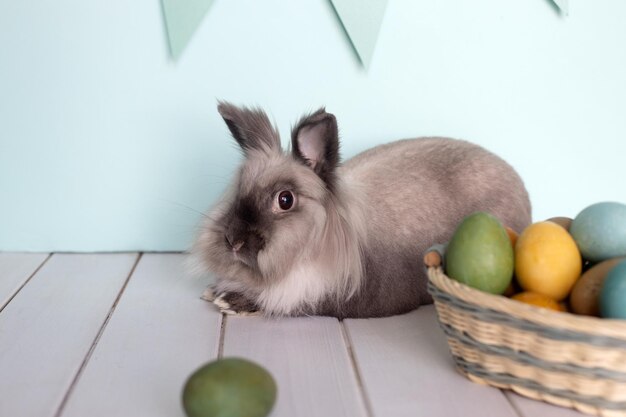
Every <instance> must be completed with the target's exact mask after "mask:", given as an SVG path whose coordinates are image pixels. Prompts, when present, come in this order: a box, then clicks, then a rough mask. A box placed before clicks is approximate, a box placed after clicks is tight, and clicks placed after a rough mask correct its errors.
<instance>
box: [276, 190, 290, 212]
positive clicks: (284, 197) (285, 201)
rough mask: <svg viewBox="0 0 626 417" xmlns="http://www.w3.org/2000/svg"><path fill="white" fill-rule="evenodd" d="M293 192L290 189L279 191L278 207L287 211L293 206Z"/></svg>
mask: <svg viewBox="0 0 626 417" xmlns="http://www.w3.org/2000/svg"><path fill="white" fill-rule="evenodd" d="M293 201H294V198H293V194H292V192H291V191H281V192H280V193H278V207H280V209H281V210H284V211H287V210H289V209H291V207H293Z"/></svg>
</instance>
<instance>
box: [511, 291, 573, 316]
mask: <svg viewBox="0 0 626 417" xmlns="http://www.w3.org/2000/svg"><path fill="white" fill-rule="evenodd" d="M511 299H512V300H516V301H520V302H522V303H526V304H530V305H534V306H535V307H541V308H547V309H549V310H554V311H565V309H564V308H563V306H562V305H561V304H559V303H558V302H557V301H556V300H553V299H552V298H550V297H548V296H545V295H543V294H538V293H536V292H530V291H525V292H521V293H519V294H515V295H514V296H513V297H511Z"/></svg>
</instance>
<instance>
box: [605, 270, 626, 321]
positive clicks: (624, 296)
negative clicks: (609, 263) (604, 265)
mask: <svg viewBox="0 0 626 417" xmlns="http://www.w3.org/2000/svg"><path fill="white" fill-rule="evenodd" d="M600 314H601V315H602V317H607V318H614V319H626V261H624V260H623V261H621V262H620V263H618V264H617V265H616V266H615V267H613V269H611V270H610V271H609V273H608V274H607V275H606V278H605V279H604V285H602V291H601V292H600Z"/></svg>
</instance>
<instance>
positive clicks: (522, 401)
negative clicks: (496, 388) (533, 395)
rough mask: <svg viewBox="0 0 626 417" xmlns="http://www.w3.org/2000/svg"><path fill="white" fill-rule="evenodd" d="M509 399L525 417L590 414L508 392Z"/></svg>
mask: <svg viewBox="0 0 626 417" xmlns="http://www.w3.org/2000/svg"><path fill="white" fill-rule="evenodd" d="M506 396H507V398H508V399H509V400H510V401H511V403H512V404H513V405H514V406H515V408H516V409H517V411H519V413H520V414H521V415H522V416H523V417H537V416H541V417H585V416H588V414H583V413H579V412H578V411H576V410H572V409H571V408H564V407H557V406H556V405H552V404H548V403H545V402H543V401H536V400H531V399H530V398H526V397H522V396H521V395H518V394H515V393H514V392H510V391H508V392H506Z"/></svg>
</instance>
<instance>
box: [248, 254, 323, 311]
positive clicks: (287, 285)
mask: <svg viewBox="0 0 626 417" xmlns="http://www.w3.org/2000/svg"><path fill="white" fill-rule="evenodd" d="M330 284H331V283H330V282H329V281H328V279H325V277H324V276H323V273H322V269H321V268H319V267H318V266H316V265H315V264H310V263H309V264H307V263H304V264H300V265H296V266H295V267H294V268H293V269H292V270H291V271H290V273H289V274H288V275H287V276H285V277H284V279H282V280H280V281H278V282H276V283H274V284H273V285H271V286H268V287H266V288H264V289H263V290H262V291H261V293H260V294H259V296H258V298H257V302H258V304H259V305H260V307H261V308H262V310H263V311H265V312H267V313H269V314H274V315H288V314H291V313H293V312H294V311H296V310H298V309H301V308H302V307H304V306H306V305H307V304H309V306H314V305H315V304H317V303H318V302H319V301H321V300H322V299H323V298H324V297H325V296H326V295H327V294H328V293H329V292H330V291H332V287H333V286H332V285H330Z"/></svg>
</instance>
